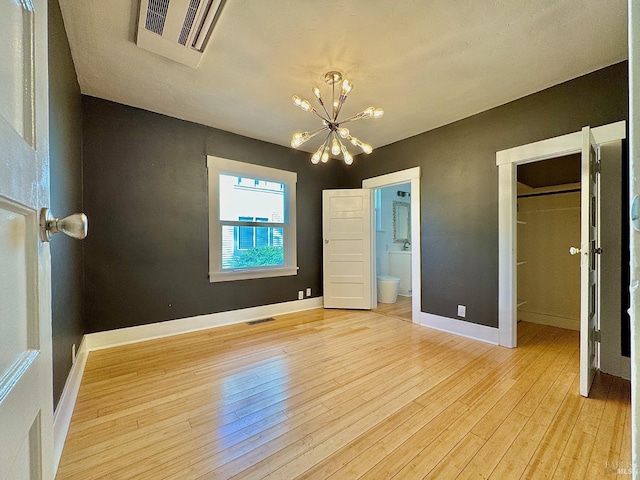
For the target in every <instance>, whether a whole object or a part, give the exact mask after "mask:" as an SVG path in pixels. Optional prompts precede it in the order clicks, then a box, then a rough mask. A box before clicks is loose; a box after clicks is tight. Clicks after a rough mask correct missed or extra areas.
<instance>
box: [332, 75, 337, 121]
mask: <svg viewBox="0 0 640 480" xmlns="http://www.w3.org/2000/svg"><path fill="white" fill-rule="evenodd" d="M331 108H332V112H333V117H332V119H333V121H334V122H335V121H336V118H338V113H337V112H336V83H335V82H333V83H332V84H331Z"/></svg>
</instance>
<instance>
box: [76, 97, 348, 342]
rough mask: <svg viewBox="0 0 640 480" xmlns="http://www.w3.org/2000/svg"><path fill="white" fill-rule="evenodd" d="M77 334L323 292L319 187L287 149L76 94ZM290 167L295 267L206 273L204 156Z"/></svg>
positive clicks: (331, 183) (333, 182)
mask: <svg viewBox="0 0 640 480" xmlns="http://www.w3.org/2000/svg"><path fill="white" fill-rule="evenodd" d="M82 103H83V138H84V147H83V161H84V208H85V212H86V213H87V215H88V217H89V222H90V225H91V227H90V234H89V236H88V237H87V238H86V239H85V240H84V269H85V296H84V311H85V320H86V321H85V327H86V333H90V332H96V331H102V330H111V329H114V328H120V327H127V326H133V325H141V324H146V323H152V322H159V321H164V320H170V319H176V318H184V317H190V316H194V315H201V314H207V313H215V312H224V311H229V310H234V309H241V308H247V307H254V306H259V305H265V304H272V303H279V302H286V301H291V300H296V299H297V292H298V291H299V290H304V289H306V288H307V287H311V289H312V292H313V296H319V295H321V294H322V292H321V285H322V281H321V279H322V243H321V240H322V235H321V231H322V222H321V215H320V212H321V192H322V190H323V189H326V188H334V187H336V186H337V185H339V183H340V182H339V180H338V177H337V176H336V172H339V170H338V169H336V168H321V167H320V168H318V167H316V166H313V165H312V164H311V162H310V161H309V155H308V154H306V153H303V152H298V151H294V150H292V149H291V148H285V147H281V146H276V145H273V144H269V143H265V142H261V141H259V140H254V139H250V138H247V137H242V136H239V135H235V134H232V133H228V132H224V131H221V130H216V129H214V128H208V127H204V126H202V125H197V124H193V123H189V122H185V121H181V120H177V119H175V118H170V117H166V116H163V115H159V114H156V113H151V112H148V111H144V110H140V109H136V108H133V107H127V106H124V105H120V104H116V103H112V102H109V101H106V100H100V99H97V98H93V97H87V96H85V97H83V102H82ZM207 154H210V155H216V156H219V157H223V158H229V159H233V160H239V161H243V162H249V163H257V164H261V165H266V166H270V167H275V168H279V169H283V170H289V171H294V172H297V173H298V184H297V227H298V228H297V230H298V232H297V250H298V266H299V267H300V270H299V272H298V275H297V276H291V277H279V278H270V279H255V280H241V281H235V282H223V283H209V280H208V276H207V275H208V258H209V257H208V230H207V229H208V213H207V210H208V208H207V169H206V155H207Z"/></svg>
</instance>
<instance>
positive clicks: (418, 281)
mask: <svg viewBox="0 0 640 480" xmlns="http://www.w3.org/2000/svg"><path fill="white" fill-rule="evenodd" d="M420 175H421V169H420V167H412V168H409V169H406V170H400V171H397V172H392V173H387V174H385V175H380V176H378V177H372V178H366V179H364V180H363V181H362V188H368V189H371V192H372V193H371V195H372V196H373V190H374V189H378V188H384V187H390V186H392V185H398V184H402V183H410V184H411V290H412V294H411V319H412V321H413V323H420V318H421V296H422V293H421V292H422V277H421V275H422V273H421V272H422V265H421V263H420V259H421V245H422V240H421V239H422V231H421V229H420ZM371 202H372V203H371V205H372V206H373V199H371ZM371 215H372V217H373V215H374V212H373V209H372V212H371ZM375 239H376V237H375V222H374V221H373V218H372V223H371V279H372V281H371V308H376V306H377V297H376V295H377V285H376V275H377V272H375V265H376V260H375V256H376V248H378V247H377V246H376V244H375Z"/></svg>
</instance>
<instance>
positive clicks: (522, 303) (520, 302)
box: [518, 300, 527, 308]
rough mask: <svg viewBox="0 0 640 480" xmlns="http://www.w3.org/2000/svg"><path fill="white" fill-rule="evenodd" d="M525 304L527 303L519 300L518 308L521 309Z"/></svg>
mask: <svg viewBox="0 0 640 480" xmlns="http://www.w3.org/2000/svg"><path fill="white" fill-rule="evenodd" d="M525 303H527V301H526V300H518V308H520V307H521V306H522V305H524V304H525Z"/></svg>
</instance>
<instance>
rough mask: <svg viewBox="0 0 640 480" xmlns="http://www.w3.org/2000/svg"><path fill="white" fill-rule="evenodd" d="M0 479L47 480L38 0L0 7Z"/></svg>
mask: <svg viewBox="0 0 640 480" xmlns="http://www.w3.org/2000/svg"><path fill="white" fill-rule="evenodd" d="M0 40H1V45H2V46H1V47H0V479H2V480H4V479H7V480H9V479H10V480H22V479H45V480H49V479H51V478H53V475H54V472H53V453H52V451H53V448H52V447H53V427H52V415H53V403H52V374H51V298H50V297H51V288H50V283H51V281H50V256H49V246H48V244H43V243H41V242H40V241H39V236H38V227H39V218H38V217H39V214H38V213H39V210H40V208H41V207H44V206H48V205H49V165H48V141H49V140H48V133H49V122H48V115H49V112H48V77H47V2H46V1H45V0H35V1H34V2H33V3H32V2H31V1H30V0H19V1H8V2H0Z"/></svg>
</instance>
